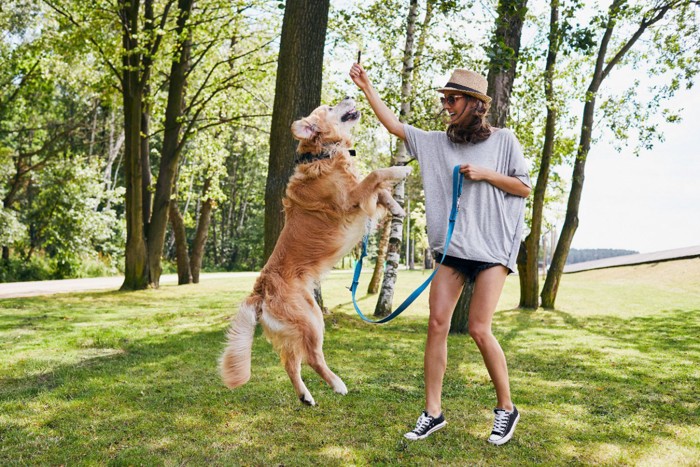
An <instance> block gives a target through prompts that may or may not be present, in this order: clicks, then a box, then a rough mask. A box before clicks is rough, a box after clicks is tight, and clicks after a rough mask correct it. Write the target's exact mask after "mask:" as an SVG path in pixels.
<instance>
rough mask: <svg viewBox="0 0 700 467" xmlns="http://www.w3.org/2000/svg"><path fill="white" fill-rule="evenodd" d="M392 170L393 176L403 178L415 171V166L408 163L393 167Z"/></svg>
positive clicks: (396, 178)
mask: <svg viewBox="0 0 700 467" xmlns="http://www.w3.org/2000/svg"><path fill="white" fill-rule="evenodd" d="M391 172H392V174H391V175H392V178H394V179H395V180H403V179H405V178H406V177H408V176H409V175H411V172H413V168H412V167H410V166H408V165H404V166H395V167H391Z"/></svg>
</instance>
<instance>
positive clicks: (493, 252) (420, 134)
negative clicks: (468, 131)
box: [404, 125, 532, 272]
mask: <svg viewBox="0 0 700 467" xmlns="http://www.w3.org/2000/svg"><path fill="white" fill-rule="evenodd" d="M404 132H405V133H406V140H405V142H406V149H407V150H408V152H409V154H411V155H412V156H414V157H416V158H417V159H418V162H419V163H420V169H421V175H422V177H423V190H424V192H425V204H426V206H425V212H426V218H427V227H428V242H429V243H430V248H432V249H433V250H436V251H439V252H441V253H444V251H443V250H444V247H445V235H446V234H447V224H448V219H449V215H450V208H451V206H452V171H453V168H454V166H455V165H462V164H473V165H476V166H481V167H486V168H489V169H491V170H495V171H496V172H499V173H501V174H503V175H508V176H511V177H516V178H518V179H519V180H521V181H522V182H523V183H524V184H526V185H527V186H528V187H531V186H532V185H531V184H530V176H529V174H528V169H527V164H526V162H525V158H524V157H523V151H522V148H521V147H520V143H519V142H518V139H517V138H516V137H515V135H514V134H513V132H512V131H510V130H508V129H505V128H503V129H499V130H497V131H495V132H494V133H493V134H492V135H491V136H490V137H489V138H488V139H487V140H486V141H482V142H480V143H477V144H472V143H462V144H460V143H453V142H452V141H450V139H449V138H448V137H447V134H446V133H445V132H444V131H423V130H420V129H418V128H415V127H413V126H411V125H404ZM524 214H525V199H524V198H522V197H520V196H515V195H511V194H508V193H506V192H505V191H503V190H501V189H499V188H496V187H495V186H493V185H491V184H490V183H489V182H486V181H472V180H468V179H466V178H465V179H464V186H463V190H462V196H461V198H460V209H459V213H458V214H457V222H456V223H455V229H454V233H453V235H452V241H451V243H450V245H449V249H448V251H447V254H448V255H450V256H455V257H457V258H462V259H470V260H476V261H485V262H489V263H499V264H502V265H504V266H506V267H507V268H508V269H510V270H511V271H512V272H515V270H516V260H517V257H518V249H519V247H520V240H521V237H522V235H523V226H524V224H525V219H524Z"/></svg>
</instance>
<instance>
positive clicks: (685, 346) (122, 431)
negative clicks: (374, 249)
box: [0, 259, 700, 465]
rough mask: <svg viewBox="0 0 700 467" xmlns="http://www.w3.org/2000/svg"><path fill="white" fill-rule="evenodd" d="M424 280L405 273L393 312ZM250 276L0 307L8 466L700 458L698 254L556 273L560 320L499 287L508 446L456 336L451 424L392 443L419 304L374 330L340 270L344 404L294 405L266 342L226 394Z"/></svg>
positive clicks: (691, 461) (330, 285) (336, 307)
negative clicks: (510, 421)
mask: <svg viewBox="0 0 700 467" xmlns="http://www.w3.org/2000/svg"><path fill="white" fill-rule="evenodd" d="M425 277H426V275H425V274H424V273H422V272H403V271H402V272H401V273H400V277H399V282H400V290H399V293H398V295H399V296H400V297H399V298H401V299H402V298H403V297H405V296H407V295H408V294H409V293H410V291H411V290H413V288H414V287H415V286H416V285H418V284H419V283H420V282H421V281H422V280H423V279H424V278H425ZM253 280H254V279H252V278H249V277H241V278H240V279H235V280H232V279H230V278H229V279H210V280H207V281H206V282H204V283H202V284H200V285H197V286H181V287H177V286H164V287H162V288H161V289H159V290H151V291H142V292H132V293H119V292H101V293H82V294H70V295H57V296H51V297H35V298H23V299H6V300H0V353H1V355H2V358H1V359H0V464H1V465H13V464H33V465H36V464H41V465H49V464H50V465H58V464H79V465H95V464H99V465H105V464H111V465H137V464H140V465H173V464H193V465H205V464H206V465H208V464H216V465H239V464H245V465H282V464H284V465H317V464H318V465H374V464H407V465H419V464H428V463H435V464H440V465H506V464H509V465H513V464H515V465H540V464H544V465H584V464H601V465H698V464H700V403H699V401H698V387H700V370H699V368H700V342H699V340H698V335H700V260H698V259H694V260H685V261H675V262H669V263H660V264H658V265H655V266H635V267H626V268H617V269H609V270H600V271H590V272H584V273H577V274H572V275H566V276H565V277H564V280H563V283H562V286H561V290H560V293H559V301H558V306H559V308H560V309H558V310H555V311H545V310H537V311H523V310H517V309H515V305H516V304H517V298H518V297H517V278H514V277H511V278H509V280H508V282H507V285H506V290H505V292H504V294H503V297H502V300H501V302H500V303H499V310H500V311H499V312H498V313H497V315H496V318H495V322H494V332H495V334H496V335H497V337H498V338H499V340H500V342H501V345H502V346H503V348H504V350H505V352H506V355H507V356H508V362H509V366H510V374H511V386H512V392H513V395H514V400H515V402H516V403H517V404H518V407H519V409H520V410H521V412H522V419H521V422H520V424H519V427H518V431H517V433H516V435H515V437H514V438H513V440H512V441H511V442H510V443H508V444H507V445H505V446H502V447H493V446H490V445H489V444H488V443H486V442H485V438H486V437H487V435H488V431H489V430H490V427H491V422H492V414H491V407H492V406H493V405H494V392H493V389H492V387H491V383H490V380H489V378H488V375H487V373H486V371H485V369H484V367H483V363H482V361H481V357H480V355H479V353H478V351H477V350H476V347H475V345H474V344H473V342H472V341H471V339H470V338H469V337H468V336H450V340H449V352H450V356H449V364H448V371H447V375H446V378H445V382H444V394H443V404H444V410H445V413H446V416H447V419H448V426H447V427H446V428H445V429H443V430H442V431H440V432H438V433H436V434H435V435H434V436H431V437H430V438H428V439H427V440H425V441H422V442H416V443H409V442H407V441H404V440H403V438H402V437H401V434H402V433H403V432H404V431H406V430H407V429H409V428H410V427H411V425H412V424H413V423H414V421H415V419H416V417H417V415H418V413H419V412H420V410H421V409H422V407H423V405H422V404H423V384H422V352H423V346H424V340H425V333H426V317H427V311H426V298H425V297H421V298H420V299H419V300H417V302H416V303H414V305H413V306H412V307H411V308H410V309H409V310H408V311H407V312H406V313H404V314H403V315H402V316H401V317H399V318H397V319H396V320H394V321H392V322H391V323H389V324H387V325H383V326H372V325H367V324H364V323H362V322H361V321H360V320H359V319H358V318H357V317H356V316H354V315H353V314H354V312H353V311H352V308H351V305H350V304H349V293H348V292H347V290H345V289H344V287H345V286H347V285H349V282H350V276H349V275H347V274H332V275H330V276H329V277H328V278H327V279H326V280H325V281H324V284H323V289H324V298H325V301H326V305H327V306H328V307H329V308H330V309H331V310H332V312H331V314H330V315H329V316H328V317H327V318H326V343H325V350H326V358H327V360H328V362H329V365H330V366H331V368H332V369H334V370H335V371H336V372H337V373H338V374H339V375H340V376H341V377H342V378H343V379H344V380H345V382H346V384H347V385H348V388H349V389H350V392H349V394H348V395H347V396H345V397H342V396H339V395H337V394H335V393H333V392H332V391H331V390H330V388H328V387H327V386H326V385H325V383H322V381H321V380H320V378H319V377H318V376H317V375H315V374H314V373H313V372H312V371H310V370H308V369H305V370H304V379H305V381H306V382H307V385H308V386H309V389H310V390H311V392H312V394H313V395H314V398H315V399H316V401H317V402H318V403H319V406H318V407H312V408H310V407H305V406H302V405H301V404H300V403H299V402H298V401H297V400H296V397H295V395H294V391H293V390H292V387H291V384H290V383H289V381H288V379H287V376H286V373H285V372H284V370H283V369H282V367H281V366H280V364H279V361H278V358H277V356H276V354H275V353H274V352H273V350H272V349H271V346H270V345H269V344H268V343H267V342H266V341H265V339H264V338H263V337H262V336H261V335H259V333H258V336H257V337H256V339H255V342H254V349H253V377H252V379H251V381H250V382H249V383H248V384H247V385H245V386H243V387H242V388H239V389H237V390H235V391H229V390H227V389H225V388H224V387H223V386H222V384H221V383H220V381H219V379H218V375H217V369H216V360H217V357H218V356H219V354H220V352H221V350H222V348H223V332H224V330H225V328H226V326H227V324H228V321H229V319H230V318H231V316H232V315H233V314H234V313H235V309H236V307H237V304H238V303H239V302H240V301H241V299H242V298H243V297H244V296H245V295H246V294H247V293H248V292H249V291H250V289H251V286H252V282H253ZM367 280H368V277H363V281H364V284H361V287H366V281H367ZM361 290H362V289H361ZM397 301H398V298H397ZM372 302H373V298H366V297H365V298H363V299H362V300H361V304H362V307H363V309H364V310H365V311H366V312H367V313H370V312H371V310H372Z"/></svg>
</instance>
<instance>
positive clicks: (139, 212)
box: [119, 0, 148, 290]
mask: <svg viewBox="0 0 700 467" xmlns="http://www.w3.org/2000/svg"><path fill="white" fill-rule="evenodd" d="M139 3H140V2H139V0H131V1H128V2H127V1H126V0H119V5H120V16H121V20H122V23H123V25H124V32H123V34H122V45H123V47H124V50H123V52H122V53H123V58H122V61H123V65H124V69H123V72H122V85H123V95H122V98H123V110H124V159H125V164H124V170H125V183H126V198H125V199H126V201H125V208H126V251H125V266H124V283H123V284H122V287H121V288H122V289H123V290H136V289H144V288H146V286H147V285H148V263H147V261H146V239H145V237H144V234H145V233H144V229H143V217H142V216H143V204H142V203H143V197H142V185H141V183H142V178H143V176H142V167H141V116H142V110H143V102H142V98H143V95H142V93H143V86H142V85H141V81H140V76H139V68H140V66H139V65H140V63H139V62H140V58H139V57H140V56H139V54H138V53H137V50H138V48H139V43H138V25H139V21H138V15H139Z"/></svg>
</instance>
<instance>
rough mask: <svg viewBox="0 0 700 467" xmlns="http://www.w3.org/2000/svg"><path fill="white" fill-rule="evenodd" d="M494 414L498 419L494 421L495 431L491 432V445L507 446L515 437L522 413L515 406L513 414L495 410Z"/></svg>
mask: <svg viewBox="0 0 700 467" xmlns="http://www.w3.org/2000/svg"><path fill="white" fill-rule="evenodd" d="M493 413H494V414H496V419H495V420H494V421H493V431H491V436H489V443H491V444H495V445H497V446H500V445H501V444H506V443H507V442H508V441H510V439H511V438H512V437H513V433H515V425H517V424H518V420H520V413H519V412H518V409H517V408H516V407H515V406H513V411H512V412H508V411H507V410H503V409H494V410H493Z"/></svg>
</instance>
